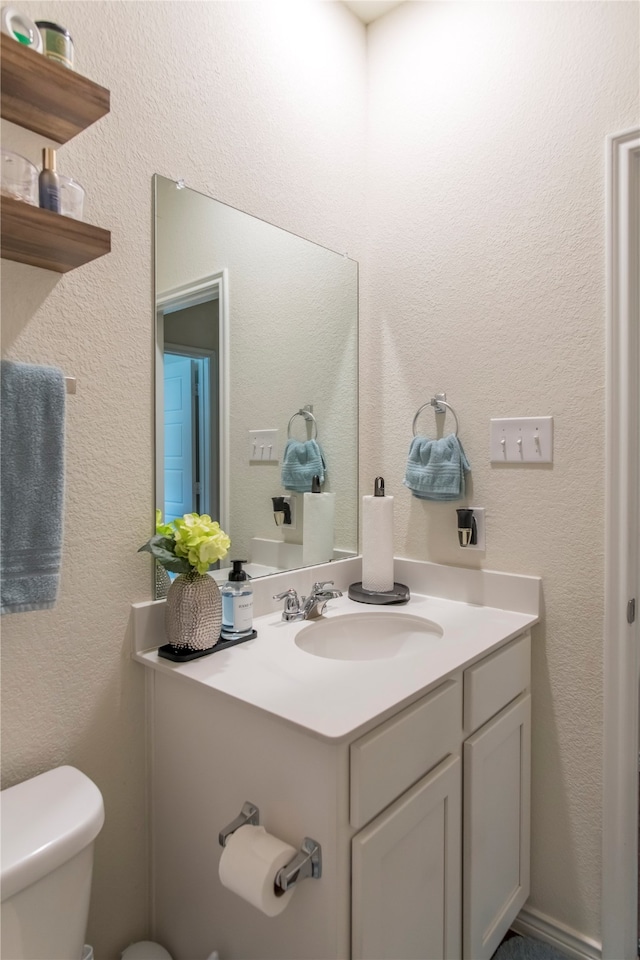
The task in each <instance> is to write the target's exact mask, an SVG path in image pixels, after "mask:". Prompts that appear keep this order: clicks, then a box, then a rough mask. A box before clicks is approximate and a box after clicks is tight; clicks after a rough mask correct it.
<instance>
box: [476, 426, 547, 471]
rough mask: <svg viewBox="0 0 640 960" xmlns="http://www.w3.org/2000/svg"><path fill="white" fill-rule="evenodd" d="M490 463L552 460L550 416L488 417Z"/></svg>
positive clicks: (545, 461) (543, 461)
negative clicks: (489, 425)
mask: <svg viewBox="0 0 640 960" xmlns="http://www.w3.org/2000/svg"><path fill="white" fill-rule="evenodd" d="M490 451H491V462H492V463H553V417H509V418H505V419H502V420H498V419H492V420H491V436H490Z"/></svg>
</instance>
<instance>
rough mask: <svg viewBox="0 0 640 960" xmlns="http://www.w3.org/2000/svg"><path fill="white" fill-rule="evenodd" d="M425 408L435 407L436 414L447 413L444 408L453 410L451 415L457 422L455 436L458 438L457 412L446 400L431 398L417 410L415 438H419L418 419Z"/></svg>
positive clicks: (414, 425) (414, 421) (414, 429)
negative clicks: (417, 431) (417, 430)
mask: <svg viewBox="0 0 640 960" xmlns="http://www.w3.org/2000/svg"><path fill="white" fill-rule="evenodd" d="M425 407H434V408H435V413H446V410H443V409H442V407H446V408H447V410H451V413H452V414H453V419H454V420H455V422H456V429H455V430H454V434H455V436H456V437H457V436H458V430H459V425H458V418H457V416H456V412H455V410H454V409H453V407H452V406H451V404H450V403H447V401H446V400H442V399H441V398H440V397H431V400H427V402H426V403H423V404H422V406H421V407H419V408H418V410H417V412H416V415H415V417H414V418H413V435H414V437H417V436H418V434H417V433H416V423H417V422H418V417H419V416H420V414H421V413H422V411H423V410H424V408H425Z"/></svg>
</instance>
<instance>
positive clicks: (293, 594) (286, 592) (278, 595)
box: [273, 587, 298, 600]
mask: <svg viewBox="0 0 640 960" xmlns="http://www.w3.org/2000/svg"><path fill="white" fill-rule="evenodd" d="M287 597H293V598H294V599H295V600H297V599H298V594H297V593H296V591H295V590H294V589H293V587H289V588H288V589H287V590H283V591H282V593H274V595H273V599H274V600H285V599H286V598H287Z"/></svg>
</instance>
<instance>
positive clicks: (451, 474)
mask: <svg viewBox="0 0 640 960" xmlns="http://www.w3.org/2000/svg"><path fill="white" fill-rule="evenodd" d="M470 470H471V467H470V466H469V461H468V460H467V458H466V456H465V453H464V450H463V449H462V444H461V443H460V441H459V440H458V438H457V437H456V435H455V434H454V433H450V434H449V436H447V437H441V438H440V439H439V440H430V439H429V438H428V437H414V438H413V440H412V441H411V446H410V447H409V456H408V458H407V469H406V472H405V477H404V480H403V481H402V482H403V483H404V485H405V487H408V488H409V490H411V493H412V494H413V495H414V497H418V498H419V499H420V500H462V499H463V497H464V495H465V473H469V471H470Z"/></svg>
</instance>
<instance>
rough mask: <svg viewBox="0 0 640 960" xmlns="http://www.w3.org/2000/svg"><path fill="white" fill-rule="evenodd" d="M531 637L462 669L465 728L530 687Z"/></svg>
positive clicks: (471, 728) (478, 723) (473, 727)
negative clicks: (463, 670)
mask: <svg viewBox="0 0 640 960" xmlns="http://www.w3.org/2000/svg"><path fill="white" fill-rule="evenodd" d="M530 676H531V636H530V634H529V633H525V634H524V635H523V636H521V637H519V638H518V639H517V640H512V642H511V643H509V644H507V646H505V647H501V648H500V650H496V652H495V653H492V654H491V656H489V657H485V658H484V660H481V661H480V662H479V663H476V664H474V665H473V666H472V667H469V668H468V669H467V670H465V672H464V729H465V731H466V732H467V733H473V731H474V730H477V729H478V727H481V726H482V724H483V723H486V722H487V720H489V719H490V717H493V716H495V715H496V713H499V711H500V710H502V708H503V707H506V705H507V704H508V703H511V701H512V700H514V699H515V698H516V697H517V696H518V695H519V694H521V693H522V691H523V690H526V689H527V687H528V686H529V681H530Z"/></svg>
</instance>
